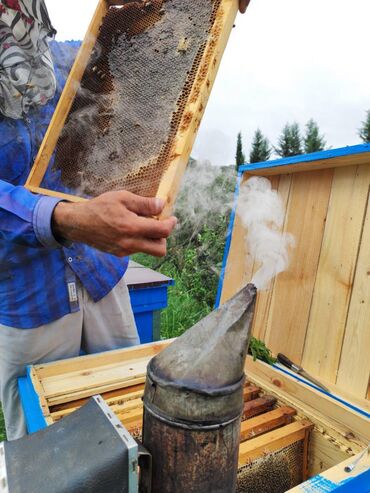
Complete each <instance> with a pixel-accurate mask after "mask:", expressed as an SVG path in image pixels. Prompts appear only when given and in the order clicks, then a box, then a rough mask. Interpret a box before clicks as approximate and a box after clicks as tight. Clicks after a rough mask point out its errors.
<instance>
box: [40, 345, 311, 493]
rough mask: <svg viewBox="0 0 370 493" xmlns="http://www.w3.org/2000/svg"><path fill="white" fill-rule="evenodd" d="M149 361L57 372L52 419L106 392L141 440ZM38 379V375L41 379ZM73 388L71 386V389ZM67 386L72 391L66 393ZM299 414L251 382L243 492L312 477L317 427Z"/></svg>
mask: <svg viewBox="0 0 370 493" xmlns="http://www.w3.org/2000/svg"><path fill="white" fill-rule="evenodd" d="M143 352H144V350H143ZM149 359H150V358H149ZM147 363H148V357H147V356H143V357H137V358H136V359H135V360H131V361H130V360H128V361H127V362H120V363H119V364H117V362H114V361H113V360H112V361H111V362H110V364H108V365H106V366H105V365H104V367H102V369H101V370H97V371H96V372H94V370H91V368H90V370H87V368H86V369H83V368H81V369H80V370H78V371H75V370H74V369H73V368H71V371H70V372H69V374H68V375H64V377H63V378H61V376H60V375H57V374H56V375H52V374H51V375H50V376H48V377H45V378H42V379H41V383H42V387H43V389H44V392H45V393H46V394H47V402H45V406H46V407H47V408H48V413H47V414H48V420H49V423H50V424H51V423H54V422H57V421H59V420H60V419H63V417H65V416H67V415H68V414H70V413H71V412H73V411H74V410H76V409H78V408H79V407H80V406H81V405H83V404H84V403H85V402H86V400H87V399H88V398H89V397H90V396H91V395H93V394H94V393H97V392H101V393H102V396H103V397H104V399H105V400H106V402H107V403H108V405H109V406H110V408H111V409H112V411H114V412H115V414H116V415H117V416H118V417H119V419H120V420H121V422H122V423H123V424H124V425H125V426H126V428H127V429H128V430H129V431H130V433H131V434H132V435H133V436H135V437H136V438H141V426H142V414H143V407H142V400H141V397H142V395H143V391H144V380H145V368H146V364H147ZM37 372H38V373H39V374H40V375H42V373H43V369H42V367H39V368H37V367H36V373H37ZM113 375H114V376H115V377H116V378H113ZM108 376H109V379H107V377H108ZM37 380H38V379H37V375H36V374H35V382H36V381H37ZM72 381H74V382H73V384H72ZM71 384H72V385H71ZM89 387H90V388H89ZM67 388H69V389H70V390H69V391H68V392H67V391H66V390H67ZM72 388H73V389H74V390H73V392H72V391H71V390H72ZM63 389H66V390H65V391H64V392H63ZM109 389H112V390H109ZM104 390H106V391H105V392H104ZM76 397H81V398H80V399H76ZM41 402H42V399H41ZM295 415H296V412H295V410H294V409H293V408H292V407H290V406H279V405H278V404H277V400H276V398H274V397H272V396H269V395H264V394H263V393H262V392H261V390H260V389H259V388H258V387H257V386H255V385H254V384H252V383H247V384H246V386H245V388H244V413H243V417H242V424H241V436H240V441H241V445H240V452H239V467H240V469H239V489H238V493H245V492H248V493H254V492H257V491H258V492H260V491H269V493H283V492H284V491H286V490H288V489H290V488H292V487H294V486H296V485H298V484H299V483H301V482H302V481H303V480H305V479H306V478H307V448H308V437H309V433H310V430H311V429H312V425H311V423H310V422H308V421H306V420H299V421H298V420H295ZM267 472H268V474H267ZM258 488H262V489H258ZM263 488H265V489H263Z"/></svg>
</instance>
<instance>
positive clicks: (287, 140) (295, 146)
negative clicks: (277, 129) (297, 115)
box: [275, 123, 303, 157]
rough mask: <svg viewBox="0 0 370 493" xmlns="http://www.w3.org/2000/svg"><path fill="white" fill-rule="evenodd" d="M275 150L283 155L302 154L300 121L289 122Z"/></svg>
mask: <svg viewBox="0 0 370 493" xmlns="http://www.w3.org/2000/svg"><path fill="white" fill-rule="evenodd" d="M275 152H276V153H277V154H278V155H279V156H281V157H290V156H297V155H299V154H302V153H303V151H302V137H301V132H300V130H299V126H298V123H292V124H291V125H289V123H287V124H286V125H285V127H284V128H283V130H282V133H281V135H280V137H279V141H278V146H277V147H276V148H275Z"/></svg>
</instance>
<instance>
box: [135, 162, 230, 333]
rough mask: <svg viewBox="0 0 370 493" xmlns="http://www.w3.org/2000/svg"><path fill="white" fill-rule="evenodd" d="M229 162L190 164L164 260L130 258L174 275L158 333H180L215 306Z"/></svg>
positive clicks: (227, 201) (227, 210)
mask: <svg viewBox="0 0 370 493" xmlns="http://www.w3.org/2000/svg"><path fill="white" fill-rule="evenodd" d="M235 178H236V177H235V171H234V170H233V168H232V167H225V168H217V167H213V166H211V165H209V164H206V163H204V164H202V165H200V164H198V163H192V166H191V167H189V168H188V170H187V173H186V177H185V181H184V184H183V187H182V190H181V193H180V196H179V198H178V200H177V205H176V210H175V214H176V216H177V217H178V218H179V226H178V228H177V230H176V231H175V233H174V234H173V235H172V237H171V238H170V240H169V242H168V253H167V256H166V257H165V258H164V259H159V260H158V259H154V258H153V257H149V256H146V255H143V254H138V255H135V256H134V258H133V259H134V260H135V261H136V262H139V263H141V264H143V265H145V266H146V267H149V268H151V269H154V270H157V271H159V272H161V273H162V274H164V275H166V276H169V277H171V278H173V279H175V283H176V284H175V286H173V287H171V288H170V289H169V305H168V308H167V309H166V310H164V311H163V313H162V316H161V336H162V337H163V338H166V339H167V338H172V337H177V336H179V335H181V334H182V333H183V332H184V331H185V330H187V329H188V328H190V327H192V326H193V325H194V324H195V323H196V322H198V321H199V320H200V319H202V318H204V317H205V316H206V315H208V313H210V312H211V311H212V310H213V307H214V303H215V299H216V293H217V286H218V280H219V274H220V271H221V267H222V259H223V253H224V245H225V239H226V231H227V225H228V221H229V214H230V210H231V205H232V201H233V193H234V188H235Z"/></svg>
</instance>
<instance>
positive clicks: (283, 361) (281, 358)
mask: <svg viewBox="0 0 370 493" xmlns="http://www.w3.org/2000/svg"><path fill="white" fill-rule="evenodd" d="M277 359H278V361H279V363H281V364H282V365H284V366H286V367H287V368H289V369H290V370H293V371H295V372H296V373H299V372H300V371H301V370H302V368H301V367H300V366H298V365H296V364H294V363H293V361H291V360H290V359H289V358H288V356H285V354H282V353H279V354H278V355H277Z"/></svg>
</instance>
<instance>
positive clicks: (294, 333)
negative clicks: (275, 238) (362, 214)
mask: <svg viewBox="0 0 370 493" xmlns="http://www.w3.org/2000/svg"><path fill="white" fill-rule="evenodd" d="M332 176H333V172H332V170H324V171H316V172H311V173H299V174H296V175H294V177H293V180H292V185H291V191H290V197H289V204H288V210H287V221H286V224H285V230H286V231H287V232H289V233H291V234H293V235H294V237H295V240H296V248H295V249H294V250H293V252H292V253H291V259H290V266H289V269H288V270H287V271H286V272H283V273H282V274H280V275H279V276H278V277H277V279H276V281H275V287H274V292H273V296H272V301H271V308H270V313H269V319H268V325H267V331H266V344H267V346H268V347H269V348H270V349H271V350H272V352H273V353H279V352H284V353H285V354H286V355H287V356H288V357H289V358H291V359H292V360H293V361H294V362H296V363H300V362H301V359H302V353H303V346H304V341H305V336H306V327H307V323H308V316H309V311H310V307H311V299H312V294H313V287H314V283H315V277H316V271H317V265H318V261H319V254H320V248H321V242H322V236H323V231H324V225H325V219H326V213H327V210H328V203H329V197H330V192H331V183H332Z"/></svg>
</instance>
